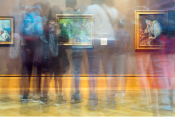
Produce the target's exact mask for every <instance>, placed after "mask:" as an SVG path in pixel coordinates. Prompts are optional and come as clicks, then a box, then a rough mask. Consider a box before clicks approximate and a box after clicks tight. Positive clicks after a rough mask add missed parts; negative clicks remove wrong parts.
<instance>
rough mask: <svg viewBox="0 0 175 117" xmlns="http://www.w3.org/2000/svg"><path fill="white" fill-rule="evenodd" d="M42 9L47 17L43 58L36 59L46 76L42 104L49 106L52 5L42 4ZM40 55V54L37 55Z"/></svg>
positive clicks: (44, 30) (41, 48) (43, 38)
mask: <svg viewBox="0 0 175 117" xmlns="http://www.w3.org/2000/svg"><path fill="white" fill-rule="evenodd" d="M41 6H42V7H41V8H42V9H43V11H42V14H43V17H45V19H46V20H45V22H44V23H43V37H41V38H40V39H41V41H42V46H41V47H40V48H39V49H40V50H41V53H42V54H41V56H39V57H38V58H39V60H38V59H36V60H37V61H36V62H37V63H39V64H41V66H42V67H41V72H42V73H43V74H44V75H45V76H44V78H43V87H42V89H43V90H42V93H41V97H40V103H41V104H49V103H50V102H52V100H50V98H49V96H48V93H49V88H50V81H51V77H50V76H49V73H50V67H49V66H50V62H51V53H50V48H49V43H50V42H49V36H50V35H49V34H50V33H51V30H52V29H51V27H50V23H51V22H50V21H51V18H52V14H51V5H50V3H49V2H48V1H47V0H46V1H42V2H41ZM37 55H39V53H37V54H36V57H37Z"/></svg>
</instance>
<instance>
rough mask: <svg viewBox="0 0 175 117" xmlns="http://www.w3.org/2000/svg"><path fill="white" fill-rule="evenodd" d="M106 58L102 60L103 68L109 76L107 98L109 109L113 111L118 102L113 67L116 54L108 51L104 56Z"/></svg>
mask: <svg viewBox="0 0 175 117" xmlns="http://www.w3.org/2000/svg"><path fill="white" fill-rule="evenodd" d="M103 56H104V57H105V58H104V59H102V60H103V61H102V63H103V67H106V68H105V70H104V71H105V74H106V75H107V81H106V82H107V90H106V96H107V107H108V108H111V109H115V108H116V101H115V94H116V83H117V80H116V77H114V76H113V75H114V73H113V65H114V58H115V52H114V51H112V50H107V51H105V52H104V55H103Z"/></svg>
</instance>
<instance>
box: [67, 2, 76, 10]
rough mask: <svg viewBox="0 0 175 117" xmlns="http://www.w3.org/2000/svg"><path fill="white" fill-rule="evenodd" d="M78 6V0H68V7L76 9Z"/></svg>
mask: <svg viewBox="0 0 175 117" xmlns="http://www.w3.org/2000/svg"><path fill="white" fill-rule="evenodd" d="M76 6H77V0H66V7H67V8H72V9H75V7H76Z"/></svg>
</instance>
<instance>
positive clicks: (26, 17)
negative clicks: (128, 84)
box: [18, 0, 130, 110]
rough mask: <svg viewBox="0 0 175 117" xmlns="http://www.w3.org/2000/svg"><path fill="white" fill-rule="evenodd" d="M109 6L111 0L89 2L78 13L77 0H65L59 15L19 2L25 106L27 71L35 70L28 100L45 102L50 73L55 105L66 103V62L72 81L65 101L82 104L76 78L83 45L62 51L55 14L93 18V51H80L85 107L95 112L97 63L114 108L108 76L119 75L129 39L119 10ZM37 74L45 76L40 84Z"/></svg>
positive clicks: (25, 99)
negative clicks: (84, 67) (86, 70)
mask: <svg viewBox="0 0 175 117" xmlns="http://www.w3.org/2000/svg"><path fill="white" fill-rule="evenodd" d="M112 4H113V3H112V1H111V2H110V1H108V0H92V5H90V6H89V7H87V9H86V10H84V8H83V7H79V9H77V0H66V10H65V11H59V9H58V8H56V7H53V9H51V7H50V3H49V2H48V1H41V2H40V1H35V2H34V4H33V5H29V1H28V0H20V2H19V7H20V10H21V12H22V21H20V23H19V25H18V27H19V29H18V30H19V35H18V37H20V38H21V59H22V71H21V72H22V78H21V80H20V86H21V90H20V93H21V95H22V99H21V101H22V103H26V102H28V99H29V93H30V83H31V77H32V71H33V69H34V67H35V68H36V70H37V71H36V72H37V76H35V77H36V78H35V79H36V80H34V82H35V83H34V84H36V87H37V88H36V91H35V95H34V96H33V101H38V100H40V102H41V103H42V104H47V103H49V100H50V99H49V97H48V92H49V84H50V81H51V77H52V75H53V74H54V82H55V91H56V95H57V97H56V102H55V104H56V105H64V104H66V103H67V101H66V100H65V99H64V97H63V89H62V87H63V86H62V75H63V74H65V73H66V72H67V71H68V70H69V68H70V64H71V65H72V74H73V77H74V78H72V79H73V80H74V88H73V89H74V91H72V92H71V94H70V95H71V102H70V103H71V104H77V103H81V102H82V99H81V96H80V76H79V74H80V70H81V63H82V59H83V47H82V46H74V47H73V46H71V47H70V46H69V48H67V46H64V45H59V41H60V40H59V39H60V32H59V31H58V30H57V29H56V27H57V25H58V24H57V22H56V19H55V14H53V12H54V13H55V12H56V11H57V12H56V14H94V17H93V18H94V21H93V22H91V23H92V26H93V27H92V29H93V31H94V39H93V40H94V44H93V46H94V47H93V48H91V49H85V50H86V51H87V55H88V64H89V74H90V77H89V80H88V82H89V100H88V104H87V108H88V109H89V110H94V109H96V107H97V102H98V95H97V93H96V87H97V86H98V84H97V80H96V78H95V77H94V75H95V74H99V69H100V68H99V67H100V61H102V65H103V68H104V73H105V74H108V75H109V78H108V80H107V86H108V87H109V90H108V93H107V107H108V108H112V109H115V108H116V102H115V95H116V90H115V87H117V79H115V78H114V77H111V75H112V74H124V69H125V68H124V66H125V59H126V53H127V47H128V45H129V41H130V36H129V34H128V33H127V32H126V31H124V25H125V23H124V20H118V12H117V10H116V9H115V8H114V7H112ZM117 25H118V26H117ZM65 38H66V37H65ZM101 38H107V40H106V43H107V44H103V42H102V41H101ZM67 49H68V50H71V58H72V60H71V61H69V59H68V56H67V52H66V50H67ZM113 68H115V69H113ZM42 74H44V76H43V77H44V78H43V84H42V82H41V81H42ZM122 80H123V79H122ZM41 84H42V85H41ZM123 84H125V81H123ZM41 86H43V87H41ZM123 87H125V86H123ZM123 90H124V89H123ZM124 92H125V91H124Z"/></svg>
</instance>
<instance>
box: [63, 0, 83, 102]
mask: <svg viewBox="0 0 175 117" xmlns="http://www.w3.org/2000/svg"><path fill="white" fill-rule="evenodd" d="M76 5H77V0H66V9H67V10H66V11H63V12H61V13H62V14H81V12H78V11H76V10H75V8H76ZM75 23H76V22H74V24H72V25H75ZM61 33H62V32H61ZM65 33H66V32H65ZM65 33H64V34H65ZM60 35H61V34H60ZM64 36H65V35H64ZM75 36H78V35H75ZM65 38H67V37H65ZM72 41H73V40H72ZM82 54H83V51H82V47H81V46H72V48H71V57H72V61H71V63H72V66H73V68H72V72H73V74H74V75H75V77H74V84H72V85H74V88H73V89H75V90H74V91H72V92H71V104H77V103H81V98H80V89H79V84H80V77H79V73H80V68H81V63H82Z"/></svg>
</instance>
